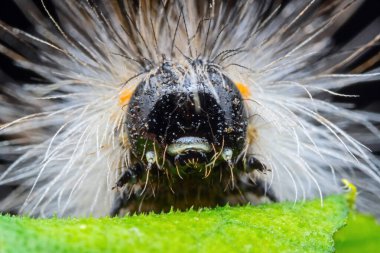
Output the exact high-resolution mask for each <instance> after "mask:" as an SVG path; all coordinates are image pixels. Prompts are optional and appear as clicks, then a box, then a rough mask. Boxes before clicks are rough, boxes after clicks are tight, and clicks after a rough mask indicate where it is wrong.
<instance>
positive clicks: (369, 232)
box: [334, 213, 380, 253]
mask: <svg viewBox="0 0 380 253" xmlns="http://www.w3.org/2000/svg"><path fill="white" fill-rule="evenodd" d="M347 224H348V225H347V226H345V227H344V228H343V229H341V230H340V231H339V232H338V233H336V235H335V236H334V238H335V243H336V244H335V247H336V252H337V253H351V252H355V253H356V252H360V253H373V252H379V250H380V226H379V224H378V223H377V222H376V220H375V218H374V217H372V216H368V215H363V214H357V213H351V214H350V216H349V219H348V222H347Z"/></svg>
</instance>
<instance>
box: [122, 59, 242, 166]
mask: <svg viewBox="0 0 380 253" xmlns="http://www.w3.org/2000/svg"><path fill="white" fill-rule="evenodd" d="M126 124H127V131H128V133H127V134H128V137H129V140H130V143H131V146H132V152H133V154H134V156H135V157H136V159H140V160H141V162H143V163H145V164H148V166H150V165H149V164H157V165H158V164H163V166H168V167H177V168H178V167H181V168H183V169H186V168H203V167H205V166H206V165H208V164H213V166H215V165H216V164H220V163H223V162H225V163H230V164H232V163H234V162H236V160H237V158H238V157H239V154H240V153H241V152H242V150H243V149H244V146H245V144H246V143H245V142H246V141H245V139H246V132H247V124H248V116H247V111H246V108H245V106H244V102H243V98H242V96H241V95H240V93H239V90H238V89H237V88H236V86H235V84H234V83H233V82H232V81H231V80H230V79H229V78H228V77H227V76H225V75H224V74H222V73H221V72H220V71H219V69H218V68H217V67H215V66H211V65H207V64H204V63H203V62H201V61H199V60H197V61H193V62H192V63H191V64H190V65H189V66H186V67H185V66H182V65H179V64H173V63H171V62H168V61H165V62H164V63H163V64H162V65H161V66H160V67H159V68H158V69H156V70H155V71H154V73H152V74H150V75H148V77H147V78H146V79H145V80H143V81H142V82H141V83H140V84H139V85H138V87H137V88H136V90H135V92H134V94H133V96H132V98H131V100H130V103H129V106H128V113H127V116H126ZM164 160H165V161H164ZM161 162H162V163H161Z"/></svg>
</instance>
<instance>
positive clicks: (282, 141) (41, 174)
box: [0, 0, 380, 217]
mask: <svg viewBox="0 0 380 253" xmlns="http://www.w3.org/2000/svg"><path fill="white" fill-rule="evenodd" d="M14 2H15V3H16V4H17V5H18V6H19V7H20V9H21V10H22V11H23V15H24V16H25V17H26V18H27V19H28V20H29V22H30V23H32V24H33V29H32V31H28V32H25V31H23V30H21V29H18V28H15V27H12V26H10V25H8V24H7V23H5V22H2V21H0V30H1V31H2V32H1V41H2V44H1V45H0V52H1V53H2V54H4V55H5V56H6V57H8V58H10V59H11V60H12V61H13V62H14V64H16V65H17V66H18V67H19V68H21V69H23V70H25V71H28V73H32V74H33V75H34V76H35V78H34V79H33V80H30V81H29V82H24V83H19V82H17V81H12V80H10V81H9V80H8V81H6V80H5V79H4V80H3V81H2V83H1V87H0V94H1V100H0V112H1V114H0V123H1V125H0V141H1V142H0V156H1V160H2V162H1V164H0V169H1V170H0V184H1V185H3V186H11V187H12V190H11V191H10V192H9V193H8V194H7V196H6V197H5V198H4V199H3V200H1V202H0V209H1V210H2V211H4V212H6V211H8V212H9V211H13V212H16V213H19V214H28V215H32V216H41V217H50V216H53V215H57V216H59V217H66V216H75V217H83V216H89V215H92V216H95V217H99V216H106V215H125V214H133V213H145V212H150V211H154V212H162V211H164V212H167V211H169V210H171V209H172V208H174V209H179V210H187V209H189V208H202V207H214V206H217V205H225V204H231V205H238V204H247V203H251V204H259V203H265V202H272V201H302V200H305V199H308V198H315V197H317V198H321V204H322V205H323V198H324V197H325V196H326V195H328V194H336V193H340V192H343V191H344V188H343V187H342V185H341V179H342V178H344V179H348V180H349V181H350V182H352V183H354V184H355V185H357V186H358V187H359V190H360V194H359V196H358V202H357V205H358V208H359V209H360V210H362V211H369V212H372V213H375V214H377V213H376V212H378V210H380V209H379V208H378V203H379V200H380V199H379V196H380V195H379V192H380V170H379V166H380V163H379V159H378V158H377V157H376V156H375V155H374V154H373V153H372V152H371V150H370V149H369V148H367V147H366V146H365V144H366V141H368V140H374V139H376V140H378V138H379V137H380V134H379V130H378V128H377V124H378V123H379V122H380V116H379V115H378V114H376V113H370V112H367V111H360V110H356V109H355V108H353V107H352V106H350V105H349V104H346V103H337V102H336V101H335V100H334V97H345V98H350V97H351V95H345V94H341V93H340V91H341V89H342V88H344V87H347V86H349V85H352V84H358V85H360V83H364V82H368V81H376V80H379V79H380V72H379V69H378V68H376V67H375V68H368V67H363V66H366V65H365V64H363V65H360V66H359V67H358V68H356V69H355V71H354V70H352V69H350V68H349V67H350V64H351V63H352V62H354V61H355V59H356V58H357V57H358V56H360V55H362V54H363V53H364V52H365V51H366V50H367V49H368V48H371V47H373V46H374V45H376V43H378V41H379V35H378V36H374V37H373V39H371V40H369V42H367V43H365V44H364V45H362V46H361V47H359V48H354V49H350V50H341V51H335V48H334V41H333V40H332V35H333V33H334V31H335V30H336V29H337V27H339V26H341V25H342V23H344V22H343V21H344V20H345V19H346V18H347V15H350V13H352V12H354V11H355V9H356V8H357V7H358V6H359V5H360V3H361V2H362V1H359V0H357V1H355V0H339V1H316V0H310V1H301V0H294V1H216V0H212V1H182V0H160V1H150V0H140V1H138V0H136V1H127V0H115V1H95V0H86V1H85V0H80V1H74V0H65V1H51V2H47V1H45V0H41V1H39V2H38V3H35V2H33V1H22V0H14ZM51 6H53V7H51ZM373 59H375V60H376V58H373ZM352 99H353V98H352ZM358 129H359V131H358ZM357 133H360V136H359V137H357V135H355V134H357ZM354 135H355V136H356V137H355V138H354ZM376 210H377V211H376ZM378 215H379V214H378Z"/></svg>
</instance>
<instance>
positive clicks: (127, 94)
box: [119, 87, 134, 106]
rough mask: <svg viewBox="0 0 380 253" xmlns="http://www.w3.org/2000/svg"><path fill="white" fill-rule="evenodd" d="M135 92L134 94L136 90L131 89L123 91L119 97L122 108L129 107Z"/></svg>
mask: <svg viewBox="0 0 380 253" xmlns="http://www.w3.org/2000/svg"><path fill="white" fill-rule="evenodd" d="M133 92H134V89H132V88H131V87H128V88H125V89H124V90H122V91H121V92H120V96H119V105H120V106H125V105H127V104H128V103H129V100H130V99H131V97H132V95H133Z"/></svg>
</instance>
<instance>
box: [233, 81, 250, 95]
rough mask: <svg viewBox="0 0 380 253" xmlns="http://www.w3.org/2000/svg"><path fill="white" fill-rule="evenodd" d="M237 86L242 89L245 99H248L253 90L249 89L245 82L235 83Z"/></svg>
mask: <svg viewBox="0 0 380 253" xmlns="http://www.w3.org/2000/svg"><path fill="white" fill-rule="evenodd" d="M235 85H236V87H237V88H238V90H239V91H240V94H241V96H242V97H243V98H244V99H247V98H249V97H250V96H251V91H250V90H249V88H248V86H247V85H246V84H244V83H235Z"/></svg>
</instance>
